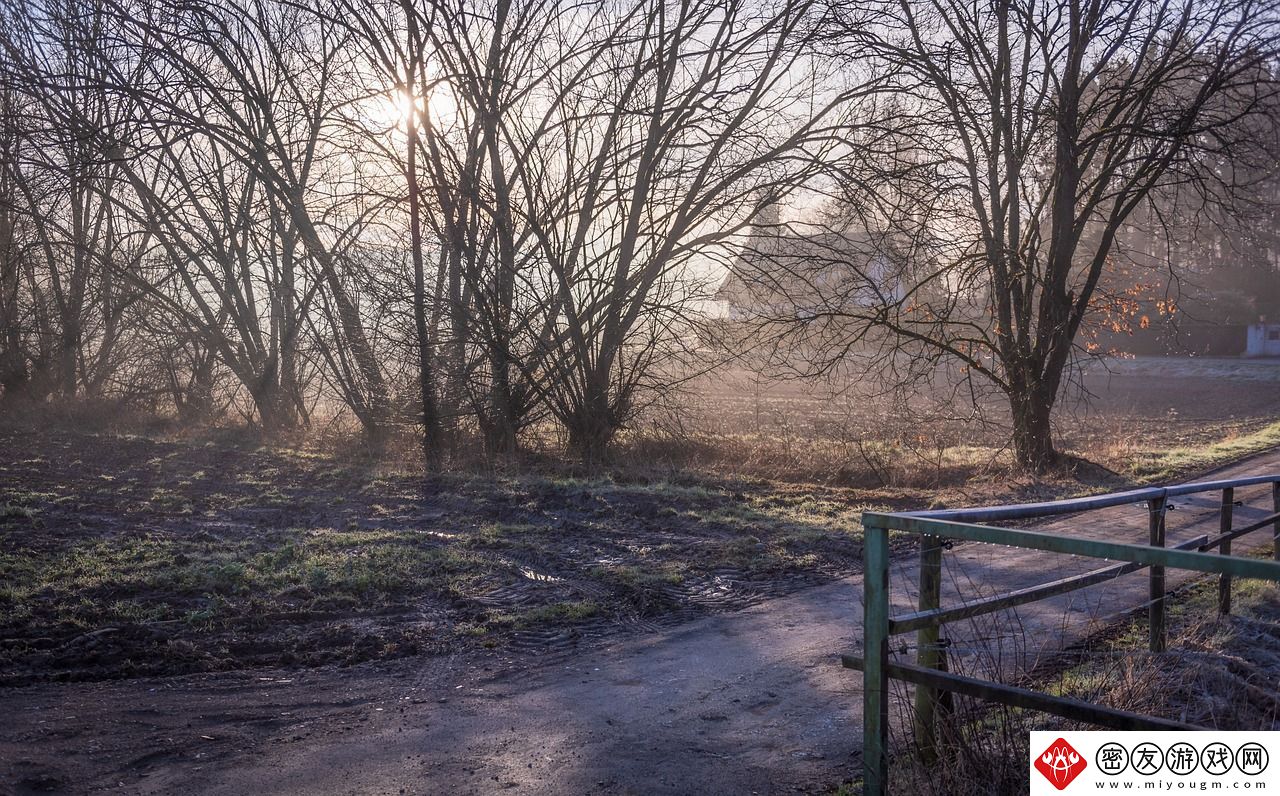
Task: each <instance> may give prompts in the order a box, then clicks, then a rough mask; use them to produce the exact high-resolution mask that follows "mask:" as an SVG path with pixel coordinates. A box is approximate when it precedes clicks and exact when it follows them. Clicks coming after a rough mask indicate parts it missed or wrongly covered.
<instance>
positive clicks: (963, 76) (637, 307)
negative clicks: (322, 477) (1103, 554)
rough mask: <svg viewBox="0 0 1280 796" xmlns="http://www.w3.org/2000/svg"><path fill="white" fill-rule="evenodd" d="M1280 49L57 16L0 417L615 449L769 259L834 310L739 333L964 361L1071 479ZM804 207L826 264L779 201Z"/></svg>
mask: <svg viewBox="0 0 1280 796" xmlns="http://www.w3.org/2000/svg"><path fill="white" fill-rule="evenodd" d="M1275 44H1276V7H1275V3H1274V2H1273V0H1265V1H1263V0H1182V2H1179V3H1172V4H1171V3H1163V2H1156V0H1096V2H1091V3H1078V2H1074V0H1048V1H1047V2H1041V1H1040V0H1037V1H1036V2H1017V1H1015V0H999V1H998V2H992V3H988V4H980V5H979V6H973V5H972V4H969V3H966V2H962V1H961V0H865V1H864V2H858V3H847V2H828V1H826V0H610V1H609V2H603V3H596V2H576V1H575V0H481V2H472V1H471V0H320V1H319V2H306V3H301V2H297V0H217V1H216V2H215V1H214V0H19V2H17V3H11V4H8V5H6V6H5V7H4V9H3V10H0V56H2V60H0V154H2V156H3V161H2V164H0V407H3V406H4V405H14V404H18V403H23V402H37V403H38V402H45V401H49V400H54V399H74V398H81V397H88V398H110V399H113V400H118V401H126V402H130V403H133V404H136V405H139V406H142V407H144V408H147V409H150V410H154V411H162V412H175V413H177V414H178V415H179V416H180V417H182V418H184V419H187V420H196V419H216V418H218V417H221V416H224V415H227V414H228V413H232V414H234V413H237V412H238V413H240V414H242V415H243V416H245V417H247V418H250V419H251V420H252V421H253V422H254V423H257V424H259V425H260V426H261V427H263V428H264V429H266V430H268V431H270V432H279V431H284V430H289V429H294V428H299V427H306V426H307V425H308V424H310V423H313V422H315V418H316V417H317V416H318V415H320V414H328V413H330V411H331V410H330V407H332V406H339V407H341V411H342V413H343V414H344V415H346V416H349V417H351V418H354V419H355V420H357V421H358V422H359V424H360V425H361V426H362V427H363V429H364V432H365V434H366V436H367V437H368V439H369V440H370V441H372V442H373V443H375V444H381V443H382V442H384V441H386V439H387V438H388V436H389V435H391V434H393V433H395V432H396V430H397V429H399V428H408V427H412V428H414V429H416V431H417V432H418V433H420V434H421V438H422V440H423V453H424V456H425V457H426V459H427V460H428V461H432V460H436V459H439V458H440V457H442V456H446V455H448V454H449V452H450V451H451V449H453V448H455V447H456V446H457V445H458V444H459V442H460V441H461V440H470V439H479V440H482V441H483V446H484V449H485V450H486V451H487V452H488V453H489V454H490V455H493V456H504V455H508V454H510V453H512V452H514V451H515V450H516V449H517V448H518V446H519V445H520V442H521V439H522V437H524V436H525V435H527V434H528V433H529V432H530V430H531V429H533V428H535V427H545V426H547V425H549V424H554V425H555V426H557V427H559V428H560V429H561V430H562V431H563V432H564V437H565V439H566V440H567V443H568V446H569V448H570V450H571V453H572V454H573V455H574V456H577V457H580V458H582V459H584V460H588V461H598V460H601V459H603V458H604V457H605V456H606V455H607V452H608V449H609V446H610V444H611V442H612V441H613V440H614V439H615V437H616V435H617V433H618V431H619V430H620V429H622V428H624V427H625V426H626V425H627V424H628V423H629V422H631V421H632V420H633V419H634V418H635V416H636V413H637V412H638V411H640V410H641V409H642V408H643V407H644V405H645V404H646V402H647V401H650V400H652V399H653V398H654V396H656V395H659V394H661V393H662V391H663V390H664V389H667V388H669V387H670V386H671V385H672V384H674V383H676V382H677V381H678V380H679V379H681V378H683V377H684V375H685V374H687V373H688V372H689V367H688V366H689V365H690V364H691V362H692V360H695V359H698V358H700V357H701V358H703V361H705V354H706V351H705V349H706V348H707V346H709V345H710V344H711V342H712V341H713V337H714V335H713V334H712V333H711V329H710V328H709V327H710V326H712V325H713V324H709V323H708V317H709V316H708V315H707V313H705V312H704V310H705V308H706V306H707V299H708V298H709V297H710V296H711V295H712V293H713V292H714V289H715V287H716V286H717V283H718V282H719V281H720V279H721V278H722V277H723V275H724V272H725V268H726V266H732V267H733V268H734V269H735V272H736V276H737V278H739V279H742V280H747V281H749V282H759V283H760V284H762V285H765V286H766V287H768V288H769V289H770V290H772V291H773V292H778V290H779V286H787V285H792V286H795V287H794V289H791V288H787V289H784V290H782V291H781V292H783V293H786V292H788V291H789V290H790V291H791V292H792V293H794V294H795V295H792V296H791V297H790V300H788V298H787V296H783V297H782V298H783V300H782V301H777V302H774V301H770V302H768V303H767V304H765V305H762V306H759V307H747V308H745V309H743V311H742V312H740V313H739V315H740V316H741V318H742V320H741V322H740V323H739V326H740V327H743V328H747V329H749V330H750V333H747V334H743V333H742V328H739V329H737V330H735V334H734V335H732V336H731V339H732V340H733V341H734V346H735V347H734V348H732V349H729V350H726V351H724V352H723V353H724V354H725V355H726V356H733V355H736V354H739V353H742V351H741V350H740V349H741V348H742V347H743V346H775V347H776V349H777V351H778V352H781V355H782V356H784V357H786V356H791V355H792V354H793V352H796V351H803V352H807V353H806V357H805V358H806V363H805V367H806V369H808V370H811V371H821V370H824V369H827V370H829V369H831V368H835V367H838V366H841V365H842V364H843V363H847V362H848V361H849V360H850V358H851V356H852V355H853V354H856V353H858V352H861V353H864V354H866V353H867V352H870V356H869V357H865V358H866V359H868V360H869V365H868V370H869V372H873V373H876V374H877V375H878V376H880V377H890V378H899V377H900V378H903V379H910V378H920V377H929V374H932V373H935V372H937V371H938V368H937V366H938V365H939V364H941V363H942V362H943V361H948V362H951V363H959V364H960V365H961V366H962V370H963V372H965V373H967V374H969V375H968V376H967V378H970V379H974V378H976V379H979V380H984V381H985V382H986V383H988V384H989V385H990V386H991V387H992V388H993V389H998V390H1000V391H1002V392H1003V393H1005V394H1006V396H1007V397H1008V401H1009V406H1010V412H1011V418H1012V429H1013V430H1012V438H1013V442H1014V445H1015V447H1016V449H1017V456H1018V460H1019V461H1020V462H1021V463H1022V464H1023V465H1024V466H1026V467H1028V468H1032V469H1041V468H1043V467H1045V466H1047V465H1048V464H1050V463H1052V462H1053V461H1054V460H1055V459H1056V451H1055V450H1054V447H1053V443H1052V429H1051V413H1052V410H1053V407H1054V405H1055V401H1056V399H1057V396H1058V393H1059V392H1060V389H1061V385H1062V384H1063V383H1064V372H1065V370H1066V369H1067V368H1068V367H1069V366H1070V364H1071V363H1072V362H1073V361H1075V359H1076V357H1077V356H1079V355H1081V354H1087V352H1088V350H1087V346H1086V345H1083V344H1082V343H1081V339H1080V335H1081V333H1082V332H1081V330H1082V329H1087V328H1088V326H1089V319H1090V317H1091V314H1092V313H1095V312H1096V311H1097V309H1098V306H1099V302H1100V301H1107V300H1109V297H1108V294H1109V293H1113V292H1115V291H1114V290H1113V289H1112V288H1113V286H1115V279H1112V278H1111V276H1113V275H1114V274H1116V273H1117V272H1116V269H1115V263H1116V262H1117V260H1118V259H1119V258H1121V257H1122V256H1123V255H1124V254H1125V252H1124V251H1123V250H1124V249H1125V248H1126V246H1125V244H1124V241H1126V240H1132V239H1133V238H1132V235H1131V234H1130V233H1129V232H1127V231H1126V230H1128V229H1131V228H1132V227H1133V226H1134V225H1135V224H1139V225H1142V226H1143V228H1144V229H1147V230H1156V229H1158V231H1159V232H1160V234H1161V235H1162V236H1164V237H1165V238H1167V237H1168V233H1169V230H1170V229H1172V228H1173V227H1176V226H1177V222H1176V220H1175V221H1174V222H1173V223H1170V219H1171V218H1174V219H1176V218H1178V217H1184V216H1180V215H1179V214H1181V213H1186V212H1190V213H1192V214H1193V215H1195V217H1199V218H1210V217H1216V218H1222V219H1224V220H1230V219H1240V218H1243V217H1244V216H1242V215H1241V213H1242V212H1243V211H1241V210H1240V207H1239V205H1240V203H1241V201H1242V197H1245V196H1250V197H1256V196H1258V193H1257V191H1256V190H1252V184H1253V183H1256V182H1258V180H1270V179H1272V178H1273V177H1274V172H1275V163H1276V162H1277V161H1276V157H1275V155H1276V153H1280V146H1273V144H1274V143H1275V141H1274V140H1273V139H1275V136H1276V131H1277V129H1280V126H1277V125H1275V124H1274V122H1273V119H1274V114H1273V109H1274V108H1276V107H1277V102H1276V96H1277V92H1276V90H1275V86H1276V83H1275V80H1274V79H1273V75H1274V74H1275V73H1276V72H1275V55H1276V50H1275ZM1250 191H1252V192H1250ZM801 192H803V194H804V196H806V197H807V199H806V201H807V202H808V205H807V206H809V207H811V208H814V207H818V206H820V204H821V203H825V206H826V207H827V208H828V209H829V210H830V212H829V213H827V214H825V215H823V216H822V218H817V215H818V214H817V212H816V211H815V212H813V213H811V214H809V215H810V216H811V217H809V218H805V219H803V220H804V221H820V222H822V223H820V224H818V226H822V227H824V228H832V229H834V231H835V234H834V235H832V236H827V237H814V238H812V239H811V241H810V244H806V245H807V247H808V249H812V248H813V246H814V245H818V246H822V247H827V248H831V249H832V251H831V252H830V253H829V256H828V255H824V257H823V258H820V259H821V260H822V262H816V263H815V260H814V258H813V257H810V256H795V253H796V252H797V251H804V250H806V247H803V246H802V247H800V248H799V249H796V248H794V247H792V245H791V243H789V242H788V241H794V240H795V238H796V237H797V236H798V235H804V234H806V233H801V232H797V231H796V226H795V225H794V224H789V223H778V222H777V221H776V220H775V221H773V222H769V223H765V224H757V223H756V222H757V221H759V220H767V219H776V218H777V216H776V205H777V204H778V203H779V202H781V201H784V200H786V199H787V198H788V197H794V196H796V195H797V194H798V193H801ZM1171 196H1173V197H1178V205H1179V207H1180V208H1181V209H1180V210H1179V212H1178V213H1174V214H1169V213H1166V212H1165V209H1164V208H1165V207H1166V205H1165V204H1162V203H1165V202H1167V197H1171ZM1182 197H1187V199H1183V198H1182ZM1249 202H1250V203H1251V204H1256V202H1254V200H1253V199H1250V200H1249ZM1144 214H1145V215H1144ZM762 228H765V229H766V231H767V232H768V234H769V235H771V236H772V238H773V240H772V242H769V243H767V244H765V245H764V246H763V248H762V250H761V251H757V252H755V253H752V252H751V248H752V247H754V246H756V245H757V244H758V242H759V236H760V233H761V229H762ZM868 243H873V244H875V245H873V246H872V249H873V250H871V251H861V249H864V248H866V244H868ZM855 244H856V245H855ZM850 247H853V248H856V249H859V251H856V252H854V251H850ZM1144 248H1145V250H1146V256H1147V258H1148V259H1149V260H1152V263H1149V265H1150V266H1151V268H1153V269H1160V268H1163V269H1164V270H1165V271H1168V270H1169V269H1170V268H1176V269H1177V270H1181V271H1190V272H1194V271H1195V268H1196V266H1195V264H1194V263H1191V264H1186V265H1176V264H1175V261H1176V260H1177V258H1175V257H1174V256H1173V255H1172V253H1171V251H1172V250H1171V248H1170V247H1169V246H1165V247H1164V248H1163V249H1161V247H1160V246H1157V245H1155V244H1154V243H1152V244H1150V245H1146V246H1145V247H1144ZM1265 259H1267V260H1268V262H1270V261H1272V260H1273V259H1274V258H1273V257H1272V256H1271V255H1270V254H1269V253H1268V254H1267V255H1266V258H1265ZM828 261H829V262H828ZM1262 272H1266V269H1265V268H1264V269H1263V271H1262ZM1118 288H1119V289H1121V290H1123V289H1124V285H1119V286H1118ZM1122 298H1123V296H1122ZM797 301H803V303H804V304H805V305H806V309H805V311H804V312H802V313H797V312H796V311H795V306H794V305H795V304H796V303H797ZM740 309H742V308H740ZM903 362H905V363H907V365H906V366H904V367H901V368H899V367H898V363H903ZM0 411H2V409H0Z"/></svg>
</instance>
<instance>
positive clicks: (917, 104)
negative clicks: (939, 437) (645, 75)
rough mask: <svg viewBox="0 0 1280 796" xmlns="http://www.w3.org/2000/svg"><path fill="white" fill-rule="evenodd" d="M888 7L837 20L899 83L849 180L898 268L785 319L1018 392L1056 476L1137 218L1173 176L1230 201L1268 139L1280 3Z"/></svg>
mask: <svg viewBox="0 0 1280 796" xmlns="http://www.w3.org/2000/svg"><path fill="white" fill-rule="evenodd" d="M870 8H872V10H871V11H868V10H867V8H866V7H864V8H862V9H860V11H861V12H862V13H863V14H864V16H862V17H860V18H858V19H854V18H852V17H851V15H850V14H849V12H847V11H846V10H844V9H842V8H836V7H833V8H832V10H831V14H830V24H831V28H830V30H831V31H832V35H833V41H834V42H836V43H838V44H839V46H840V47H841V48H843V49H848V50H849V51H850V52H853V53H856V54H857V57H858V58H860V59H863V60H861V61H860V62H859V63H858V64H857V68H860V69H865V68H868V65H870V67H869V68H870V69H871V70H872V72H873V73H874V78H875V80H876V81H877V82H878V84H879V87H880V91H879V98H878V99H876V100H875V101H874V102H868V103H865V104H864V106H863V107H862V109H861V113H862V116H861V118H860V120H859V127H858V131H857V135H855V136H853V137H852V141H853V143H854V146H853V147H852V150H851V152H850V153H849V154H850V157H849V159H848V161H847V162H846V167H845V173H844V175H843V181H844V182H843V187H844V189H845V192H846V195H845V200H846V204H845V207H846V210H847V213H848V214H849V215H851V216H853V217H854V218H856V225H857V226H859V227H861V228H863V229H865V230H867V231H868V235H867V237H868V239H878V240H882V241H884V245H882V246H878V247H875V252H874V255H873V256H878V257H882V258H884V259H885V260H886V261H889V262H891V263H894V265H893V267H891V268H890V269H889V270H888V272H885V273H887V274H888V275H887V276H885V273H882V274H881V275H880V278H881V280H882V281H881V282H880V284H878V285H873V288H878V289H873V290H872V291H871V292H874V293H875V294H876V296H877V298H876V299H875V300H868V299H867V295H868V289H867V286H868V283H869V282H874V281H875V280H874V279H867V278H865V277H866V274H863V277H864V278H861V279H850V280H836V283H837V286H836V288H835V289H831V290H827V291H825V294H824V295H823V296H822V297H821V300H819V301H818V302H816V305H815V306H814V307H812V308H811V311H809V312H808V313H806V314H805V315H804V317H802V318H801V319H799V321H797V319H796V318H795V317H794V315H793V316H792V317H790V318H782V317H774V318H770V319H767V320H768V321H769V322H771V323H774V324H775V326H776V327H781V326H787V327H789V332H788V333H789V334H793V335H794V336H801V337H808V338H810V339H816V340H821V341H822V343H823V347H824V348H825V353H826V356H827V359H826V362H827V363H828V364H830V363H834V362H838V361H839V360H840V359H841V358H842V357H843V356H845V355H846V354H847V353H849V352H850V351H853V350H856V349H858V348H859V347H863V350H868V349H867V348H866V347H868V346H869V347H870V349H869V350H876V351H896V352H902V351H905V352H906V353H907V354H908V355H909V356H911V357H914V358H917V359H918V360H919V361H920V362H923V363H929V365H928V367H931V366H932V363H935V362H951V363H955V364H956V365H958V366H959V367H960V368H962V369H963V372H964V374H965V375H967V376H968V377H971V378H972V377H977V378H978V379H980V380H985V381H987V382H989V383H991V384H993V385H995V386H996V387H997V388H998V389H999V390H1000V391H1002V392H1003V393H1004V395H1005V396H1006V398H1007V400H1008V403H1009V406H1010V411H1011V417H1012V427H1013V443H1014V447H1015V450H1016V455H1017V460H1018V462H1019V464H1020V465H1021V466H1023V467H1025V468H1027V469H1030V470H1041V469H1043V468H1045V467H1047V466H1049V465H1051V464H1052V463H1054V461H1055V460H1056V459H1057V451H1056V450H1055V447H1054V443H1053V435H1052V410H1053V407H1054V404H1055V402H1056V400H1057V398H1058V396H1059V394H1060V392H1061V390H1062V388H1063V386H1064V375H1065V374H1066V373H1067V371H1068V368H1069V365H1070V363H1071V362H1072V361H1073V356H1074V355H1075V354H1077V353H1080V352H1081V351H1082V348H1081V347H1080V346H1079V345H1077V340H1078V335H1079V333H1080V331H1081V328H1082V326H1083V325H1084V324H1086V323H1087V321H1088V318H1089V317H1090V313H1091V311H1092V309H1093V306H1094V305H1093V302H1094V301H1095V299H1096V298H1097V290H1098V285H1099V283H1100V281H1101V280H1102V279H1103V276H1104V275H1105V274H1107V273H1108V271H1109V269H1111V268H1112V267H1113V262H1114V259H1113V254H1114V253H1115V246H1116V239H1117V235H1118V234H1119V233H1120V232H1121V230H1122V228H1123V226H1124V225H1125V224H1126V222H1127V221H1128V220H1129V219H1131V218H1132V217H1133V214H1134V213H1135V211H1136V210H1138V209H1139V208H1142V207H1145V206H1148V202H1149V200H1150V198H1151V197H1152V195H1153V192H1156V191H1158V190H1160V189H1162V188H1164V187H1167V186H1171V185H1178V186H1181V187H1182V188H1183V189H1185V190H1194V191H1195V192H1196V194H1197V195H1198V196H1200V197H1202V198H1204V199H1205V200H1206V201H1214V200H1216V198H1218V197H1221V196H1224V195H1229V194H1230V193H1231V191H1232V185H1230V184H1229V179H1227V180H1224V177H1223V175H1224V171H1223V169H1222V164H1223V163H1224V162H1237V163H1239V162H1243V161H1245V160H1248V159H1249V158H1250V157H1251V156H1253V155H1256V154H1258V152H1259V150H1258V148H1257V146H1256V144H1257V143H1259V142H1257V141H1253V140H1250V135H1249V132H1250V126H1249V125H1248V124H1246V123H1245V120H1247V119H1248V118H1250V117H1251V116H1254V115H1256V114H1257V113H1259V111H1260V109H1261V108H1263V107H1264V106H1265V105H1266V104H1267V103H1266V101H1267V98H1268V97H1270V96H1271V95H1272V94H1273V93H1274V89H1275V86H1274V83H1273V81H1271V80H1270V78H1269V77H1268V74H1269V73H1268V71H1267V66H1268V65H1269V63H1270V61H1271V59H1272V58H1273V57H1274V55H1275V52H1274V50H1275V41H1276V39H1275V21H1276V19H1275V9H1274V6H1273V5H1271V4H1270V3H1267V2H1257V1H1256V0H1214V1H1212V2H1210V1H1208V0H1187V1H1186V2H1180V3H1174V4H1169V3H1158V2H1151V1H1150V0H1096V1H1095V2H1089V3H1079V2H1075V1H1074V0H1071V1H1070V2H1068V1H1067V0H1062V1H1061V2H1058V1H1053V2H1018V1H1017V0H998V2H994V3H991V4H987V5H982V6H973V5H971V4H970V5H966V4H964V3H959V2H952V0H919V1H917V0H897V1H895V2H890V3H885V4H882V5H879V6H874V7H870ZM851 68H854V67H851ZM1271 163H1274V159H1272V160H1271ZM882 270H883V269H882ZM919 370H920V368H917V372H918V371H919Z"/></svg>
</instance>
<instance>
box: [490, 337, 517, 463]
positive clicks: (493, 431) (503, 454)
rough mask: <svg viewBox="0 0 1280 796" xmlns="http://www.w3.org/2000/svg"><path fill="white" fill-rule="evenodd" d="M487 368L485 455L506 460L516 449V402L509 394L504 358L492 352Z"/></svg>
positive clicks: (508, 376) (509, 383) (507, 373)
mask: <svg viewBox="0 0 1280 796" xmlns="http://www.w3.org/2000/svg"><path fill="white" fill-rule="evenodd" d="M490 367H491V368H492V370H493V372H492V373H491V374H490V381H489V400H488V405H487V407H486V411H485V416H484V418H483V421H484V428H483V429H482V430H483V432H484V447H485V453H486V454H488V455H489V457H490V458H509V457H511V456H514V455H515V453H516V450H517V447H518V442H519V434H518V432H517V423H516V406H515V400H514V398H513V396H512V395H511V379H510V374H509V372H508V365H507V359H506V357H505V356H503V355H502V354H501V353H500V352H494V355H493V356H492V357H491V363H490Z"/></svg>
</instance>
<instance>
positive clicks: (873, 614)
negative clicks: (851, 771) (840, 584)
mask: <svg viewBox="0 0 1280 796" xmlns="http://www.w3.org/2000/svg"><path fill="white" fill-rule="evenodd" d="M863 536H864V540H863V547H862V610H863V616H862V625H863V630H862V632H863V644H862V646H863V654H864V656H865V661H864V664H863V667H862V771H863V781H862V785H863V793H864V794H866V796H884V794H885V793H886V790H887V788H888V779H889V754H888V742H889V674H888V671H887V670H886V668H885V667H886V666H887V665H888V663H889V531H888V530H887V529H885V528H864V529H863Z"/></svg>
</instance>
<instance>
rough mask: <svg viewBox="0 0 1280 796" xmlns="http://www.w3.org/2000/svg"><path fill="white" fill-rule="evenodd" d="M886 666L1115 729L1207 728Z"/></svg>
mask: <svg viewBox="0 0 1280 796" xmlns="http://www.w3.org/2000/svg"><path fill="white" fill-rule="evenodd" d="M840 662H841V664H843V665H844V666H845V668H847V669H857V670H858V671H862V670H863V668H864V666H865V663H864V661H863V660H862V658H859V657H858V656H856V655H841V656H840ZM886 670H887V671H888V673H889V676H890V677H892V678H893V679H895V680H902V681H904V682H908V683H915V684H916V685H925V686H930V687H932V688H937V689H940V690H945V691H951V692H954V693H957V694H964V695H965V696H971V697H977V698H978V699H985V700H988V701H991V702H999V703H1000V704H1002V705H1010V706H1012V707H1015V708H1027V709H1028V710H1041V711H1044V712H1046V713H1053V714H1054V715H1057V716H1062V717H1063V718H1067V719H1072V720H1074V721H1086V722H1088V723H1090V724H1097V725H1098V726H1100V727H1110V728H1111V729H1115V730H1204V729H1208V728H1207V727H1201V726H1199V725H1197V724H1185V723H1183V722H1180V721H1173V720H1171V719H1161V718H1157V717H1155V716H1144V715H1142V714H1141V713H1133V712H1130V711H1128V710H1118V709H1116V708H1109V707H1106V706H1104V705H1095V704H1093V703H1092V702H1084V701H1082V700H1079V699H1071V698H1070V697H1060V696H1053V695H1051V694H1042V693H1040V692H1039V691H1031V690H1029V689H1026V688H1018V687H1017V686H1013V685H1005V684H1003V683H993V682H990V681H989V680H979V679H978V678H976V677H966V676H964V675H961V674H951V673H944V672H939V671H937V670H936V669H928V668H926V667H924V666H913V665H912V664H909V663H890V664H889V665H888V666H887V667H886Z"/></svg>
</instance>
